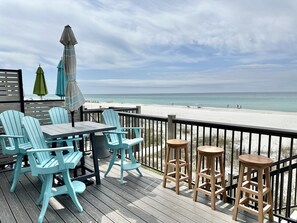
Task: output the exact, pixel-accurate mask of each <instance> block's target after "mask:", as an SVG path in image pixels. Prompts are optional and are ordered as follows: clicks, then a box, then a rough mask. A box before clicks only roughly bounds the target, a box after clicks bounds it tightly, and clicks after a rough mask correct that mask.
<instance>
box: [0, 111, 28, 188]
mask: <svg viewBox="0 0 297 223" xmlns="http://www.w3.org/2000/svg"><path fill="white" fill-rule="evenodd" d="M23 117H24V113H22V112H19V111H15V110H7V111H4V112H2V113H1V114H0V121H1V123H2V126H3V129H4V132H5V135H0V139H1V147H2V152H3V154H4V155H16V163H15V165H14V169H13V175H12V184H11V187H10V192H14V190H15V187H16V185H17V182H18V181H19V178H20V175H21V174H23V173H26V172H29V171H30V167H23V165H22V163H23V159H24V156H25V155H26V151H27V150H28V149H31V148H32V146H31V143H30V142H29V140H28V138H27V137H26V135H25V133H24V129H23V128H22V119H23ZM7 139H8V142H6V140H7ZM6 143H8V145H9V146H6Z"/></svg>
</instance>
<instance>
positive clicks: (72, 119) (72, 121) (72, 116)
mask: <svg viewBox="0 0 297 223" xmlns="http://www.w3.org/2000/svg"><path fill="white" fill-rule="evenodd" d="M70 113H71V123H72V127H74V111H71V112H70Z"/></svg>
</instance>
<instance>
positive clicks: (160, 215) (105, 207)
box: [0, 159, 256, 223]
mask: <svg viewBox="0 0 297 223" xmlns="http://www.w3.org/2000/svg"><path fill="white" fill-rule="evenodd" d="M86 161H87V165H90V164H92V162H91V159H87V160H86ZM107 165H108V160H105V159H102V160H100V163H99V166H100V171H101V185H95V184H93V185H91V186H88V187H87V189H86V191H85V192H84V193H82V194H80V195H79V196H78V198H79V201H80V203H81V205H82V206H83V208H84V211H83V212H82V213H79V212H78V211H77V210H76V208H75V206H74V205H73V203H72V201H71V199H70V198H69V197H68V196H66V195H64V196H59V197H56V199H52V200H51V202H50V206H49V207H48V209H47V212H46V215H45V220H44V222H55V223H56V222H72V223H76V222H83V223H91V222H121V223H122V222H137V223H138V222H150V223H154V222H171V223H172V222H185V223H188V222H199V223H200V222H233V221H232V211H233V205H231V204H228V203H223V202H222V201H220V200H217V203H216V207H217V210H215V211H214V210H212V209H211V208H210V199H209V198H208V197H207V196H204V195H201V196H200V195H199V198H198V202H194V201H193V200H192V190H189V189H187V187H186V184H185V185H182V186H181V188H180V195H177V194H176V193H175V186H174V184H171V183H170V182H168V183H167V188H166V189H165V188H163V187H162V176H161V175H159V174H157V173H154V172H152V171H150V170H148V169H146V168H141V171H142V173H143V177H140V176H139V175H138V174H137V172H136V171H130V172H129V173H126V174H125V176H126V177H125V178H124V180H126V183H125V184H123V185H121V184H120V182H119V167H117V166H114V167H113V169H112V170H111V172H110V174H109V176H108V177H107V178H104V177H103V175H104V173H105V170H106V169H107ZM11 174H12V171H5V172H1V173H0V182H1V183H0V222H1V223H6V222H7V223H8V222H9V223H12V222H36V221H37V218H38V215H39V212H40V207H39V206H37V205H36V204H35V201H36V200H37V198H38V196H39V190H40V182H39V181H38V179H37V177H32V176H31V175H30V174H26V175H23V176H22V177H21V180H20V182H19V183H18V185H17V187H16V190H15V193H10V192H9V187H10V184H9V181H10V179H11ZM238 217H239V222H256V219H254V218H250V216H249V215H243V213H239V216H238Z"/></svg>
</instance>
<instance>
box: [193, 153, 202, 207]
mask: <svg viewBox="0 0 297 223" xmlns="http://www.w3.org/2000/svg"><path fill="white" fill-rule="evenodd" d="M202 157H203V156H202V155H201V154H199V157H198V163H197V167H196V181H195V186H194V194H193V200H194V201H197V192H198V188H199V178H200V175H199V173H200V171H201V164H202Z"/></svg>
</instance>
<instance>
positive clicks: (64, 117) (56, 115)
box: [48, 107, 88, 146]
mask: <svg viewBox="0 0 297 223" xmlns="http://www.w3.org/2000/svg"><path fill="white" fill-rule="evenodd" d="M48 113H49V116H50V118H51V121H52V123H53V124H63V123H69V119H68V112H67V110H66V109H65V108H62V107H53V108H51V109H50V110H49V111H48ZM86 137H88V135H87V134H85V135H83V138H86ZM74 140H76V141H77V140H81V138H79V137H78V136H76V137H75V139H74ZM65 142H66V144H67V146H72V145H73V137H69V138H68V140H65Z"/></svg>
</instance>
